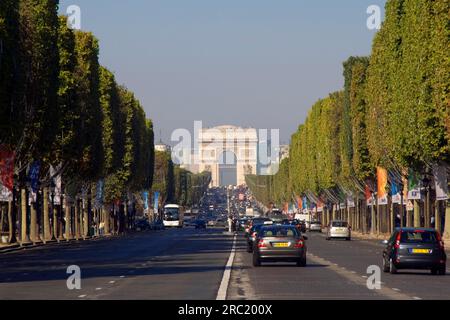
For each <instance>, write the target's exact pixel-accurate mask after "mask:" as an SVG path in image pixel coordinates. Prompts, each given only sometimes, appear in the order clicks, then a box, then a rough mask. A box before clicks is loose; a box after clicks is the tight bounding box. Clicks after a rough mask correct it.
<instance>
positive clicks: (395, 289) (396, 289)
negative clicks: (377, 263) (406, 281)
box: [392, 288, 400, 291]
mask: <svg viewBox="0 0 450 320" xmlns="http://www.w3.org/2000/svg"><path fill="white" fill-rule="evenodd" d="M392 290H394V291H400V289H398V288H392Z"/></svg>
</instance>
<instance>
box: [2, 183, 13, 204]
mask: <svg viewBox="0 0 450 320" xmlns="http://www.w3.org/2000/svg"><path fill="white" fill-rule="evenodd" d="M9 201H13V193H12V192H11V191H10V190H9V189H8V188H7V187H5V186H4V185H2V184H1V183H0V202H9Z"/></svg>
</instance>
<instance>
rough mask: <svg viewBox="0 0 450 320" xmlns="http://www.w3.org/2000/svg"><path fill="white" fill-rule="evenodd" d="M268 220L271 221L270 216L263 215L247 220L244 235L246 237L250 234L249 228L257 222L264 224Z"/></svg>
mask: <svg viewBox="0 0 450 320" xmlns="http://www.w3.org/2000/svg"><path fill="white" fill-rule="evenodd" d="M269 221H272V220H271V219H270V218H265V217H258V218H252V219H250V220H248V221H247V224H246V226H245V236H246V237H248V236H249V234H250V229H251V228H252V227H253V226H254V225H257V224H264V223H267V222H269Z"/></svg>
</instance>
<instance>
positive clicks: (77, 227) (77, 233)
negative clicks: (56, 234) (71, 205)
mask: <svg viewBox="0 0 450 320" xmlns="http://www.w3.org/2000/svg"><path fill="white" fill-rule="evenodd" d="M74 220H75V240H79V239H80V201H79V200H78V199H76V200H75V217H74Z"/></svg>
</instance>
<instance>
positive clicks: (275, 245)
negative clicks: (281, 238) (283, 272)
mask: <svg viewBox="0 0 450 320" xmlns="http://www.w3.org/2000/svg"><path fill="white" fill-rule="evenodd" d="M272 245H273V247H274V248H287V247H289V243H287V242H278V243H274V244H272Z"/></svg>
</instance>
